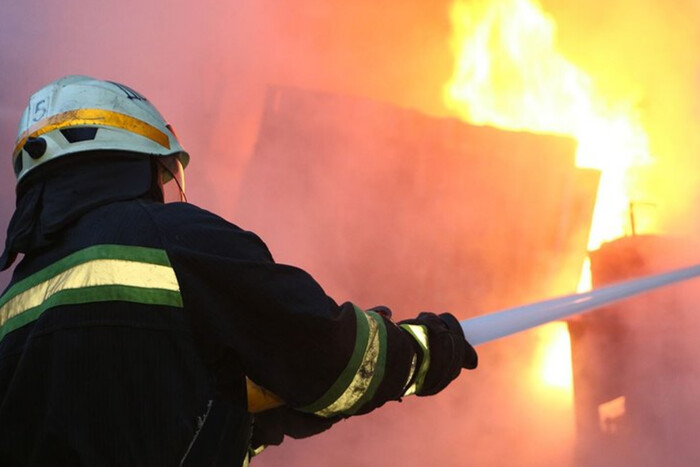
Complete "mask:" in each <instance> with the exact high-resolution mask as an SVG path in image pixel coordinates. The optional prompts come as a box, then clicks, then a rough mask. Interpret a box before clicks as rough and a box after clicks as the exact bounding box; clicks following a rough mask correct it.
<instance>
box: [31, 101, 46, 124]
mask: <svg viewBox="0 0 700 467" xmlns="http://www.w3.org/2000/svg"><path fill="white" fill-rule="evenodd" d="M48 111H49V109H48V106H47V102H46V99H41V100H40V101H37V102H36V103H35V104H34V107H33V108H32V121H33V122H38V121H39V120H41V119H42V118H44V117H45V116H46V113H47V112H48Z"/></svg>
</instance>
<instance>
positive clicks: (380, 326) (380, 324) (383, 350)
mask: <svg viewBox="0 0 700 467" xmlns="http://www.w3.org/2000/svg"><path fill="white" fill-rule="evenodd" d="M367 315H368V316H369V317H370V318H371V319H373V320H374V321H375V322H376V323H377V331H378V340H379V355H378V357H377V363H376V366H375V368H374V372H373V374H372V376H371V378H372V381H371V382H370V384H369V386H368V387H367V390H366V391H365V393H364V394H363V395H362V397H361V398H360V400H358V401H357V402H356V403H355V405H354V406H352V407H351V408H350V409H349V410H347V411H345V413H346V414H347V415H353V414H355V413H357V411H358V410H360V409H361V408H362V406H364V405H365V404H366V403H367V401H370V400H372V398H373V397H374V395H375V393H376V392H377V389H379V385H380V384H381V382H382V380H383V379H384V371H385V370H386V354H387V341H386V323H385V322H384V319H383V318H382V317H381V316H379V314H378V313H376V312H374V311H367Z"/></svg>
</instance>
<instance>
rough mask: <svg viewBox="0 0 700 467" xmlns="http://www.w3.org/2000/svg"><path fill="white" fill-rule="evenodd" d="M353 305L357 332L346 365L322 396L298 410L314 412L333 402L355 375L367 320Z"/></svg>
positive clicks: (362, 354)
mask: <svg viewBox="0 0 700 467" xmlns="http://www.w3.org/2000/svg"><path fill="white" fill-rule="evenodd" d="M353 306H354V305H353ZM354 307H355V322H356V323H357V332H356V335H355V348H354V349H353V352H352V355H351V356H350V361H348V364H347V366H346V367H345V369H344V370H343V371H342V373H341V374H340V376H339V377H338V379H336V381H335V383H333V385H332V386H331V387H330V389H328V391H326V393H325V394H324V395H323V396H321V397H320V398H319V399H318V400H317V401H316V402H314V403H312V404H309V405H307V406H306V407H302V408H300V409H299V410H301V411H303V412H314V413H316V412H318V411H320V410H323V409H325V408H326V407H328V406H329V405H331V404H333V402H335V401H336V400H338V398H339V397H340V396H342V394H343V393H344V392H345V390H346V389H347V387H348V386H349V385H350V383H351V382H352V380H353V378H354V377H355V374H356V373H357V370H358V368H359V367H360V364H361V363H362V358H363V356H364V354H365V350H366V348H367V344H368V341H369V322H368V320H367V317H366V316H365V312H364V311H362V310H360V309H359V308H357V307H356V306H354Z"/></svg>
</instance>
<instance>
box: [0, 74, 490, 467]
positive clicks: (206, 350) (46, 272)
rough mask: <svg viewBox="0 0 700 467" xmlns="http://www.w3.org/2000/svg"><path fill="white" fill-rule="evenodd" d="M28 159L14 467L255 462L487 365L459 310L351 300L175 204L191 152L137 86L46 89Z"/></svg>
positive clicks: (1, 364)
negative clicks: (403, 310) (270, 449)
mask: <svg viewBox="0 0 700 467" xmlns="http://www.w3.org/2000/svg"><path fill="white" fill-rule="evenodd" d="M12 161H13V167H14V172H15V175H16V176H17V187H16V194H17V205H16V210H15V213H14V215H13V217H12V219H11V222H10V225H9V227H8V231H7V240H6V246H5V250H4V252H3V254H2V257H1V258H0V268H2V270H5V269H7V268H8V267H10V266H11V265H12V264H13V263H14V262H15V260H16V258H17V256H18V255H20V254H21V255H22V259H21V261H19V262H18V264H16V266H15V269H14V271H13V276H12V280H11V283H10V284H9V286H8V288H7V289H6V290H5V291H4V293H3V294H2V296H1V297H0V464H1V465H3V466H46V465H51V466H106V465H109V466H176V465H182V466H205V465H206V466H210V465H211V466H224V465H225V466H232V465H244V464H246V463H247V462H248V460H249V458H250V457H251V456H252V455H254V454H255V453H257V452H259V450H260V449H261V448H263V447H264V446H265V445H270V444H279V443H281V442H282V439H283V437H284V436H285V435H289V436H292V437H305V436H311V435H313V434H316V433H320V432H322V431H324V430H326V429H328V428H329V427H330V426H331V425H333V424H334V423H336V422H338V421H339V420H342V419H344V418H346V417H349V416H353V415H360V414H364V413H367V412H369V411H371V410H373V409H375V408H377V407H379V406H381V405H382V404H384V403H385V402H387V401H391V400H399V399H401V398H402V397H405V396H407V395H410V394H417V395H418V396H427V395H432V394H435V393H437V392H439V391H440V390H442V389H443V388H445V387H446V386H447V385H448V384H449V383H450V381H452V380H453V379H454V378H456V377H457V375H458V374H459V373H460V371H461V369H462V368H468V369H472V368H475V367H476V365H477V355H476V353H475V351H474V349H473V348H472V346H471V345H469V343H467V342H466V341H465V339H464V336H463V334H462V331H461V328H460V326H459V323H458V322H457V320H456V319H455V318H454V317H453V316H452V315H449V314H442V315H439V316H438V315H435V314H432V313H421V314H420V315H418V316H417V317H416V318H415V319H412V320H407V321H403V322H399V323H394V322H393V321H392V320H391V313H390V311H389V310H388V309H387V308H384V307H377V308H374V309H369V310H363V309H360V308H359V307H358V306H357V305H354V304H353V303H351V302H345V303H342V304H338V303H337V302H336V301H334V300H333V299H332V298H330V297H328V296H327V295H326V294H325V293H324V291H323V289H322V288H321V287H320V286H319V284H318V283H317V282H316V281H315V280H314V279H313V278H311V277H310V276H309V275H308V274H307V273H305V272H304V271H303V270H301V269H298V268H296V267H293V266H288V265H283V264H278V263H276V262H275V261H273V258H272V256H271V254H270V252H269V251H268V249H267V247H266V246H265V244H264V243H263V241H262V240H261V239H260V238H259V237H258V236H256V235H255V234H254V233H252V232H248V231H245V230H242V229H240V228H239V227H237V226H235V225H233V224H231V223H229V222H227V221H225V220H224V219H222V218H220V217H218V216H216V215H214V214H212V213H210V212H208V211H205V210H203V209H200V208H198V207H196V206H194V205H192V204H188V203H186V202H173V203H164V192H165V191H167V190H166V188H167V187H169V186H172V187H174V188H175V189H176V190H175V191H176V192H177V193H179V194H180V195H181V197H182V199H183V200H184V190H185V184H184V172H183V169H184V167H185V166H186V165H187V163H188V162H189V155H188V154H187V152H186V151H185V150H184V149H183V148H182V146H181V145H180V142H179V141H178V139H177V137H176V136H175V133H174V132H173V130H172V128H171V127H170V126H169V125H168V124H166V122H165V120H164V119H163V117H162V116H161V115H160V114H159V112H158V111H157V110H156V109H155V107H153V105H152V104H151V103H150V102H149V101H148V100H147V99H146V98H145V97H143V96H142V95H141V94H139V93H138V92H136V91H134V90H133V89H131V88H129V87H127V86H124V85H121V84H117V83H114V82H110V81H102V80H97V79H93V78H90V77H86V76H67V77H64V78H61V79H59V80H57V81H55V82H53V83H51V84H49V85H48V86H46V87H44V88H42V89H40V90H39V91H38V92H36V93H35V94H34V95H32V96H31V98H30V99H29V104H28V106H27V108H26V109H25V111H24V114H23V115H22V118H21V121H20V126H19V134H18V137H17V142H16V146H15V148H14V152H13V155H12ZM178 201H180V200H178Z"/></svg>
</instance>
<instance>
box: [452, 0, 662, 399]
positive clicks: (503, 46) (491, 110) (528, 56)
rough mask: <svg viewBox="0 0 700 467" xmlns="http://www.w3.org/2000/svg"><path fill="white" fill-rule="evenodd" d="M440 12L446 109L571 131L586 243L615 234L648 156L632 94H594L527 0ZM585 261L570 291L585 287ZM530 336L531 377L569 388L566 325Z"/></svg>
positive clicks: (483, 0) (623, 227)
mask: <svg viewBox="0 0 700 467" xmlns="http://www.w3.org/2000/svg"><path fill="white" fill-rule="evenodd" d="M450 16H451V21H452V25H453V35H452V41H451V42H452V44H451V45H452V48H453V50H454V54H455V69H454V74H453V76H452V79H451V80H450V82H449V83H447V84H446V86H445V89H444V100H445V103H446V106H447V107H448V108H449V109H451V110H452V111H454V112H455V113H457V114H458V115H459V116H460V117H461V118H463V119H464V120H466V121H469V122H471V123H474V124H484V125H492V126H496V127H500V128H504V129H511V130H526V131H532V132H542V133H555V134H562V135H568V136H572V137H574V138H575V139H576V140H577V141H578V149H577V154H576V164H577V166H579V167H586V168H594V169H598V170H600V171H601V178H600V184H599V188H598V195H597V201H596V206H595V210H594V213H593V221H592V225H591V231H590V236H589V241H588V248H589V250H593V249H596V248H598V247H599V246H600V244H601V243H602V242H604V241H609V240H612V239H614V238H618V237H620V236H623V235H624V234H625V233H626V232H627V228H628V226H629V218H630V217H629V209H630V200H634V199H635V197H637V196H639V193H638V192H637V191H635V190H637V188H636V187H635V186H634V182H635V177H636V175H637V174H636V172H635V169H638V168H641V167H644V166H647V165H649V164H651V163H652V162H653V159H652V157H651V155H650V154H649V143H648V138H647V135H646V133H645V131H644V129H643V127H642V124H641V117H640V113H639V111H638V109H637V108H636V101H637V99H635V98H633V97H630V96H629V95H628V96H612V97H611V96H603V95H602V93H600V92H598V91H597V90H596V88H595V82H594V80H593V79H592V78H591V76H589V75H588V74H586V73H585V72H584V71H582V70H581V69H579V68H578V67H577V66H576V65H575V64H574V63H572V62H571V61H569V60H568V59H567V58H566V57H564V56H563V55H562V54H561V53H560V52H559V51H558V50H557V47H556V44H555V33H556V23H555V21H554V19H553V18H552V17H551V16H549V15H548V14H546V13H545V12H544V11H542V9H541V7H540V5H539V4H538V3H537V1H536V0H470V1H469V2H467V1H465V0H455V2H454V3H453V5H452V8H451V11H450ZM655 229H656V227H655V226H654V225H651V224H650V225H644V226H641V225H639V224H637V225H636V226H635V230H636V231H637V232H639V231H644V232H651V231H654V230H655ZM589 265H590V263H589V262H588V261H587V262H586V265H584V271H583V273H582V278H581V283H580V284H579V291H583V290H587V289H590V273H589V271H588V268H589V267H590V266H589ZM558 324H560V325H561V326H558V327H557V325H558ZM562 326H563V327H562ZM538 333H539V334H538V335H539V338H540V349H543V352H544V353H543V357H542V359H541V362H540V364H539V365H537V367H538V368H539V370H538V371H540V378H539V380H540V382H541V384H544V385H545V386H548V387H550V388H557V387H559V388H563V389H565V390H566V391H568V392H570V391H571V385H572V384H571V361H570V343H569V338H568V332H567V330H566V325H564V324H563V323H555V324H553V325H550V326H546V327H543V328H540V329H539V330H538Z"/></svg>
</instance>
